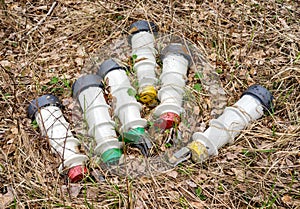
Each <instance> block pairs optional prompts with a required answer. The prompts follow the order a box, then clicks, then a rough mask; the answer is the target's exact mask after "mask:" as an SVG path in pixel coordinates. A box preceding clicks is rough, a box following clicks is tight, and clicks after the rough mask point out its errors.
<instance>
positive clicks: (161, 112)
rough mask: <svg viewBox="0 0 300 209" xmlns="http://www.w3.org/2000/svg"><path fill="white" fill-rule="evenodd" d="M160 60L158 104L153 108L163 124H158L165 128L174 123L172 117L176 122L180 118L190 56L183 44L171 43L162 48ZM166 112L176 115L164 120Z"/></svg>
mask: <svg viewBox="0 0 300 209" xmlns="http://www.w3.org/2000/svg"><path fill="white" fill-rule="evenodd" d="M162 62H163V69H162V74H161V76H160V80H161V83H162V86H161V89H160V90H159V91H158V99H159V100H160V104H159V105H158V106H157V107H156V108H155V111H154V115H156V116H160V119H161V120H160V121H161V122H162V124H163V125H161V124H159V125H158V126H159V127H160V128H165V129H167V128H171V127H172V125H174V122H175V120H174V119H176V122H178V118H179V119H180V114H181V113H182V100H183V95H184V87H185V81H186V74H187V70H188V67H189V65H190V63H191V57H190V55H189V54H188V52H187V50H186V48H185V47H184V46H183V45H181V44H175V43H173V44H170V45H168V46H167V47H166V48H165V49H164V50H163V52H162ZM168 113H173V114H174V116H175V115H176V117H174V116H173V119H172V118H168V120H171V121H168V122H166V118H165V115H166V114H168ZM172 120H173V121H172ZM163 126H166V127H163Z"/></svg>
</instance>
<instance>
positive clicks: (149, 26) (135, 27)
mask: <svg viewBox="0 0 300 209" xmlns="http://www.w3.org/2000/svg"><path fill="white" fill-rule="evenodd" d="M141 31H145V32H149V33H157V31H158V27H157V25H156V24H154V23H153V22H148V21H146V20H139V21H136V22H134V23H132V25H131V26H130V27H129V33H130V35H129V38H128V42H129V44H130V45H131V38H132V35H134V34H136V33H139V32H141Z"/></svg>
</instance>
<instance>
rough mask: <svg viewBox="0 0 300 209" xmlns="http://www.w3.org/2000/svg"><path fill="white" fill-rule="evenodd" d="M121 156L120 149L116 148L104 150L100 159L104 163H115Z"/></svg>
mask: <svg viewBox="0 0 300 209" xmlns="http://www.w3.org/2000/svg"><path fill="white" fill-rule="evenodd" d="M121 156H122V151H121V150H120V149H118V148H113V149H109V150H106V151H105V152H104V153H103V154H102V155H101V159H102V161H103V162H104V163H109V164H115V163H117V162H118V160H119V159H120V157H121Z"/></svg>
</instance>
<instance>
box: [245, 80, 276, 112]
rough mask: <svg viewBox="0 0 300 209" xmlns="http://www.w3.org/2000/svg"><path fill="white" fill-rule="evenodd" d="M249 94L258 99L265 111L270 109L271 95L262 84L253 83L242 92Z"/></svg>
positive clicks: (271, 105) (271, 104)
mask: <svg viewBox="0 0 300 209" xmlns="http://www.w3.org/2000/svg"><path fill="white" fill-rule="evenodd" d="M244 95H251V96H253V97H255V98H256V99H258V100H259V101H260V102H261V104H262V105H263V107H264V108H265V110H266V111H271V109H272V108H273V95H272V94H271V93H270V92H269V91H268V90H267V89H266V88H265V87H263V86H261V85H258V84H254V85H252V86H250V87H249V88H248V89H247V90H246V91H245V92H244V93H243V94H242V96H244Z"/></svg>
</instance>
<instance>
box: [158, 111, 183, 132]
mask: <svg viewBox="0 0 300 209" xmlns="http://www.w3.org/2000/svg"><path fill="white" fill-rule="evenodd" d="M179 123H180V116H179V115H177V114H176V113H173V112H167V113H164V114H162V115H161V116H160V117H159V119H158V120H157V121H156V122H155V123H154V126H156V127H158V128H160V129H164V130H165V129H170V128H172V127H173V126H174V125H178V124H179Z"/></svg>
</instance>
